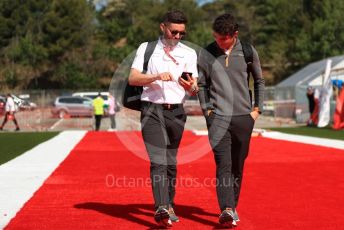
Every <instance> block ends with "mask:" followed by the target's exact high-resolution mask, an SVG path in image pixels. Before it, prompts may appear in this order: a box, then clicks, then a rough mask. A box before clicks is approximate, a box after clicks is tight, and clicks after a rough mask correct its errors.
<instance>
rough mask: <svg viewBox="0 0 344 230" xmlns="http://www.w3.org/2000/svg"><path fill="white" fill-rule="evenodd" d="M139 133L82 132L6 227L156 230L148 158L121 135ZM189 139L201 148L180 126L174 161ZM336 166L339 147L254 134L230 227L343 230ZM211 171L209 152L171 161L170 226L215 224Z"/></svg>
mask: <svg viewBox="0 0 344 230" xmlns="http://www.w3.org/2000/svg"><path fill="white" fill-rule="evenodd" d="M117 135H120V136H117ZM139 136H140V134H139V133H129V132H128V133H126V132H122V133H119V134H116V133H110V132H99V133H95V132H90V133H88V134H87V135H86V136H85V138H84V139H83V140H82V141H81V142H80V143H79V144H78V145H77V146H76V147H75V149H74V150H73V151H72V152H71V154H70V155H69V156H68V158H67V159H66V160H65V161H64V162H63V163H62V164H61V165H60V167H59V168H57V170H56V171H55V172H54V173H53V174H52V175H51V176H50V177H49V178H48V179H47V181H46V182H45V183H44V185H43V186H42V187H41V188H40V189H39V190H38V191H37V192H36V193H35V195H34V196H33V197H32V198H31V199H30V200H29V201H28V202H27V203H26V204H25V206H24V207H23V209H22V210H21V211H20V212H19V213H18V214H17V216H16V217H15V218H14V219H13V220H12V221H11V222H10V223H9V225H8V226H7V227H6V229H156V228H157V226H156V225H155V223H154V220H153V218H152V215H153V213H154V212H153V210H152V208H153V206H152V203H153V201H152V199H153V198H152V194H151V187H150V184H149V183H148V182H147V180H148V177H149V163H148V162H147V161H145V160H143V159H141V158H140V157H138V156H136V155H134V154H132V153H131V152H129V151H128V150H127V148H126V147H125V146H124V145H123V144H122V142H121V141H120V140H123V139H124V138H129V139H130V138H132V139H134V140H135V139H139V138H138V137H139ZM195 140H196V142H197V143H204V144H199V148H197V147H193V150H194V151H193V152H196V150H197V151H198V150H199V151H201V147H202V148H204V146H208V145H207V141H208V140H207V137H196V136H194V135H193V134H192V133H191V132H185V133H184V137H183V143H182V145H183V146H184V148H182V150H181V151H180V152H179V160H180V159H182V161H183V157H184V156H186V155H188V154H190V152H185V151H186V150H188V151H189V150H190V148H186V147H185V146H186V145H190V143H193V142H195ZM139 146H140V148H142V149H144V147H143V144H142V141H141V140H140V141H139ZM132 147H133V146H131V148H132ZM343 167H344V152H343V151H341V150H336V149H331V148H323V147H317V146H312V145H305V144H298V143H292V142H284V141H277V140H272V139H265V138H261V137H257V138H253V140H252V144H251V151H250V155H249V158H248V161H247V164H246V169H245V177H244V184H243V192H242V195H241V201H240V206H239V208H238V212H239V215H240V218H241V222H239V227H237V228H236V229H237V230H240V229H245V230H250V229H264V230H265V229H302V230H308V229H317V230H318V229H343V226H344V218H343V217H344V214H343V210H344V170H343ZM214 175H215V165H214V161H213V156H212V154H211V153H208V154H206V155H204V156H203V157H201V158H200V159H198V160H196V161H192V162H190V163H187V164H182V165H179V166H178V177H179V180H178V188H177V196H176V203H177V207H176V212H177V214H178V215H179V217H180V222H179V223H175V224H174V226H173V229H217V228H220V226H219V225H218V224H217V219H218V218H217V217H218V212H219V210H218V204H217V200H216V193H215V187H214V186H213V185H212V184H213V182H214V181H213V180H212V178H213V176H214ZM115 178H117V184H116V183H115V182H116V180H115Z"/></svg>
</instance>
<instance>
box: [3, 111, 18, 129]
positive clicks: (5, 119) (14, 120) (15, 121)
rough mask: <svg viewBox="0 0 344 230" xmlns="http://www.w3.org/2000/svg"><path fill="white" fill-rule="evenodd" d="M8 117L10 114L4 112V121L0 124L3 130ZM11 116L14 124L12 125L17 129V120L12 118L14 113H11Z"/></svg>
mask: <svg viewBox="0 0 344 230" xmlns="http://www.w3.org/2000/svg"><path fill="white" fill-rule="evenodd" d="M9 115H10V112H6V113H5V118H4V121H3V122H2V124H1V126H0V127H1V128H3V127H4V126H5V124H6V123H7V121H8V116H9ZM12 115H13V122H14V124H15V125H16V127H17V128H19V126H18V122H17V119H16V117H15V116H14V113H12Z"/></svg>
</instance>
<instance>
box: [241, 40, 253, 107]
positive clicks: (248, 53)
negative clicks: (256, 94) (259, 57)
mask: <svg viewBox="0 0 344 230" xmlns="http://www.w3.org/2000/svg"><path fill="white" fill-rule="evenodd" d="M240 43H241V46H242V52H243V53H244V58H245V62H246V65H247V69H246V71H247V85H248V86H250V75H251V73H252V65H253V49H252V46H251V44H249V43H246V42H242V41H240ZM249 95H250V100H251V102H252V91H251V90H250V89H249Z"/></svg>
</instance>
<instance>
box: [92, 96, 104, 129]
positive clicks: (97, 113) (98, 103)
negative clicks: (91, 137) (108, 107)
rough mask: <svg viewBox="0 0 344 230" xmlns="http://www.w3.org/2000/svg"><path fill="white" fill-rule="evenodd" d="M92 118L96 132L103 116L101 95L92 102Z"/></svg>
mask: <svg viewBox="0 0 344 230" xmlns="http://www.w3.org/2000/svg"><path fill="white" fill-rule="evenodd" d="M93 109H94V118H95V122H96V124H95V130H96V131H98V130H99V128H100V124H101V120H102V117H103V115H104V99H103V98H102V96H101V94H100V93H98V96H97V97H96V98H95V99H94V100H93Z"/></svg>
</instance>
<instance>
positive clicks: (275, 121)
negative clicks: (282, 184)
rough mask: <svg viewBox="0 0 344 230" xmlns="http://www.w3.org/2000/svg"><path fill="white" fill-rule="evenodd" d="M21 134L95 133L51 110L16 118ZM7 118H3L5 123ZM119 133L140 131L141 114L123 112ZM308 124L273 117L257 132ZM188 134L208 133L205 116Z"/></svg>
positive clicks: (190, 121)
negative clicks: (31, 132)
mask: <svg viewBox="0 0 344 230" xmlns="http://www.w3.org/2000/svg"><path fill="white" fill-rule="evenodd" d="M16 118H17V120H18V123H19V125H20V128H21V131H62V130H92V129H93V126H94V119H93V118H91V117H73V118H65V119H58V118H56V117H53V116H52V115H51V112H50V109H49V108H45V109H36V110H34V111H21V112H18V113H17V114H16ZM2 119H3V116H1V117H0V120H1V122H2ZM116 122H117V130H140V113H139V112H136V111H132V110H127V109H122V110H121V111H120V112H119V113H118V114H117V115H116ZM299 125H304V124H296V123H295V121H293V120H291V119H279V118H274V117H271V116H260V117H259V119H258V121H256V124H255V128H256V129H257V128H269V127H292V126H299ZM109 128H110V119H109V118H108V117H105V118H103V119H102V123H101V130H108V129H109ZM14 129H15V127H14V124H13V122H11V121H9V122H8V123H7V124H6V126H5V127H4V131H13V130H14ZM185 129H186V130H206V124H205V119H204V117H203V116H188V118H187V122H186V127H185Z"/></svg>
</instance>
